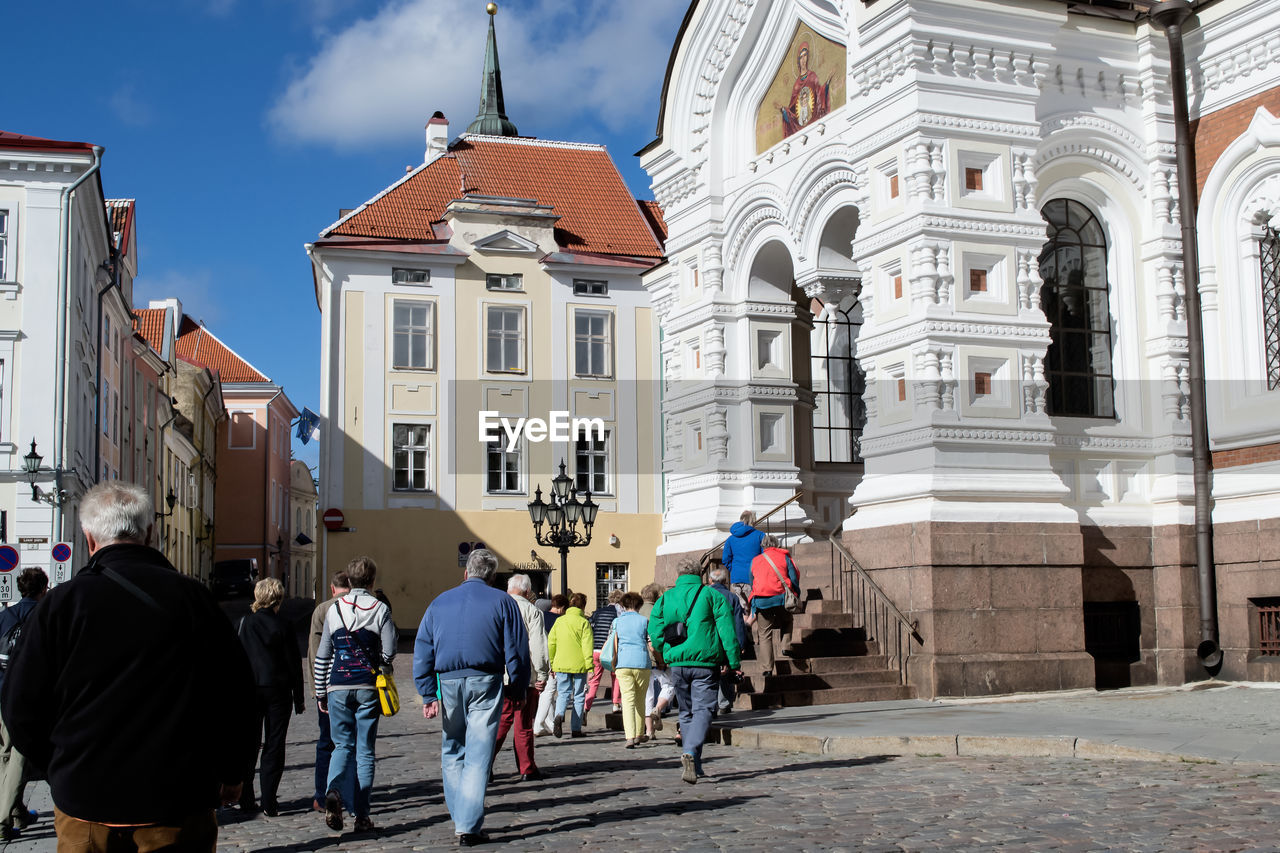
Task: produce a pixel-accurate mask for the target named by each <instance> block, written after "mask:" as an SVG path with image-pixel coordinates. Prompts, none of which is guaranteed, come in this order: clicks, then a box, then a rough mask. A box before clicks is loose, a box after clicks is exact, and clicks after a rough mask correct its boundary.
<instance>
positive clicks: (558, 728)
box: [551, 717, 564, 737]
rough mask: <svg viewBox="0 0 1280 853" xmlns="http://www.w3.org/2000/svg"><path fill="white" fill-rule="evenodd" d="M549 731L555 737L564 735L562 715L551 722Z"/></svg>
mask: <svg viewBox="0 0 1280 853" xmlns="http://www.w3.org/2000/svg"><path fill="white" fill-rule="evenodd" d="M551 733H552V734H553V735H555V736H556V737H564V717H556V719H555V722H554V723H552V724H551Z"/></svg>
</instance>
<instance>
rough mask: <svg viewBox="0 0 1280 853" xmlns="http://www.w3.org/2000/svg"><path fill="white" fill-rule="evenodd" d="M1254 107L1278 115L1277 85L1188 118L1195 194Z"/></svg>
mask: <svg viewBox="0 0 1280 853" xmlns="http://www.w3.org/2000/svg"><path fill="white" fill-rule="evenodd" d="M1258 107H1265V108H1266V110H1267V112H1269V113H1271V114H1272V115H1273V116H1280V88H1275V89H1270V90H1268V91H1266V92H1262V93H1261V94H1258V95H1255V96H1253V97H1252V98H1249V99H1248V100H1245V101H1240V102H1239V103H1235V104H1232V105H1231V106H1229V107H1223V108H1222V109H1220V110H1215V111H1214V112H1211V113H1209V114H1208V115H1206V116H1201V117H1200V118H1198V119H1196V120H1195V121H1193V122H1191V139H1192V144H1193V145H1194V146H1195V150H1196V196H1197V197H1199V195H1200V194H1201V193H1203V192H1204V182H1205V181H1206V180H1208V178H1209V172H1210V170H1212V169H1213V165H1214V164H1215V163H1217V162H1218V158H1219V157H1221V156H1222V152H1223V151H1225V150H1226V147H1227V146H1228V145H1230V144H1231V143H1232V142H1234V141H1235V140H1236V139H1237V138H1238V137H1239V136H1240V134H1242V133H1244V132H1245V130H1247V129H1248V127H1249V122H1251V121H1253V114H1254V113H1256V112H1257V111H1258ZM1215 455H1216V454H1215Z"/></svg>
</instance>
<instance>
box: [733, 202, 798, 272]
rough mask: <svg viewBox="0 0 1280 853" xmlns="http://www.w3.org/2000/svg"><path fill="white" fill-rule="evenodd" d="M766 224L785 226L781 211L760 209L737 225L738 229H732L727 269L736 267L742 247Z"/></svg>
mask: <svg viewBox="0 0 1280 853" xmlns="http://www.w3.org/2000/svg"><path fill="white" fill-rule="evenodd" d="M768 222H777V223H779V224H785V222H786V220H785V218H784V217H783V215H782V211H781V210H779V209H778V208H776V207H761V208H759V209H758V210H755V211H753V212H752V213H751V214H750V215H749V216H747V218H746V219H744V220H742V222H740V223H738V227H737V228H736V229H734V233H733V239H732V240H731V241H730V243H729V257H728V258H727V259H726V260H727V264H726V266H727V268H733V267H736V266H737V265H738V261H739V259H740V257H741V254H742V247H743V246H744V245H745V244H746V242H747V240H748V239H749V238H750V237H751V235H752V234H753V233H755V230H756V229H757V228H759V227H760V226H762V225H764V224H765V223H768Z"/></svg>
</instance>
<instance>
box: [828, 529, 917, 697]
mask: <svg viewBox="0 0 1280 853" xmlns="http://www.w3.org/2000/svg"><path fill="white" fill-rule="evenodd" d="M827 541H828V542H829V543H830V544H831V588H832V590H833V591H834V593H835V595H836V597H837V599H838V600H839V601H840V602H841V604H842V608H843V612H845V613H851V614H853V616H854V617H855V618H854V621H855V623H856V625H855V627H859V628H862V629H863V630H864V631H865V633H866V636H867V640H868V641H872V640H874V641H875V642H876V643H877V644H879V646H880V653H881V654H882V655H884V656H885V659H886V660H887V661H888V662H889V664H890V667H891V668H896V669H897V670H898V679H899V681H900V683H902V684H906V683H907V660H908V659H909V658H910V657H911V642H912V640H914V641H915V642H917V643H922V642H924V640H923V639H922V638H921V636H920V632H919V630H918V629H919V623H918V622H913V621H911V620H909V619H907V617H906V616H903V615H902V611H901V610H899V609H898V608H897V607H896V606H895V605H894V603H893V602H892V601H891V600H890V599H889V596H887V595H885V593H884V590H882V589H880V587H879V585H877V584H876V582H875V581H874V580H872V579H871V575H870V574H868V573H867V570H866V569H864V568H863V567H862V564H860V563H859V562H858V560H857V558H855V557H854V556H853V554H851V553H850V552H849V549H848V548H846V547H845V546H844V543H842V542H841V541H840V540H838V539H836V538H835V537H834V536H828V537H827Z"/></svg>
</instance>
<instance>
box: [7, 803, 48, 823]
mask: <svg viewBox="0 0 1280 853" xmlns="http://www.w3.org/2000/svg"><path fill="white" fill-rule="evenodd" d="M9 818H10V820H11V821H12V822H13V825H14V826H15V827H17V828H18V829H26V828H27V827H28V826H31V824H33V823H35V822H36V821H38V820H39V819H40V812H38V811H36V810H35V809H29V808H27V807H26V806H19V807H18V808H16V809H14V810H13V813H12V814H11V815H9Z"/></svg>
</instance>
